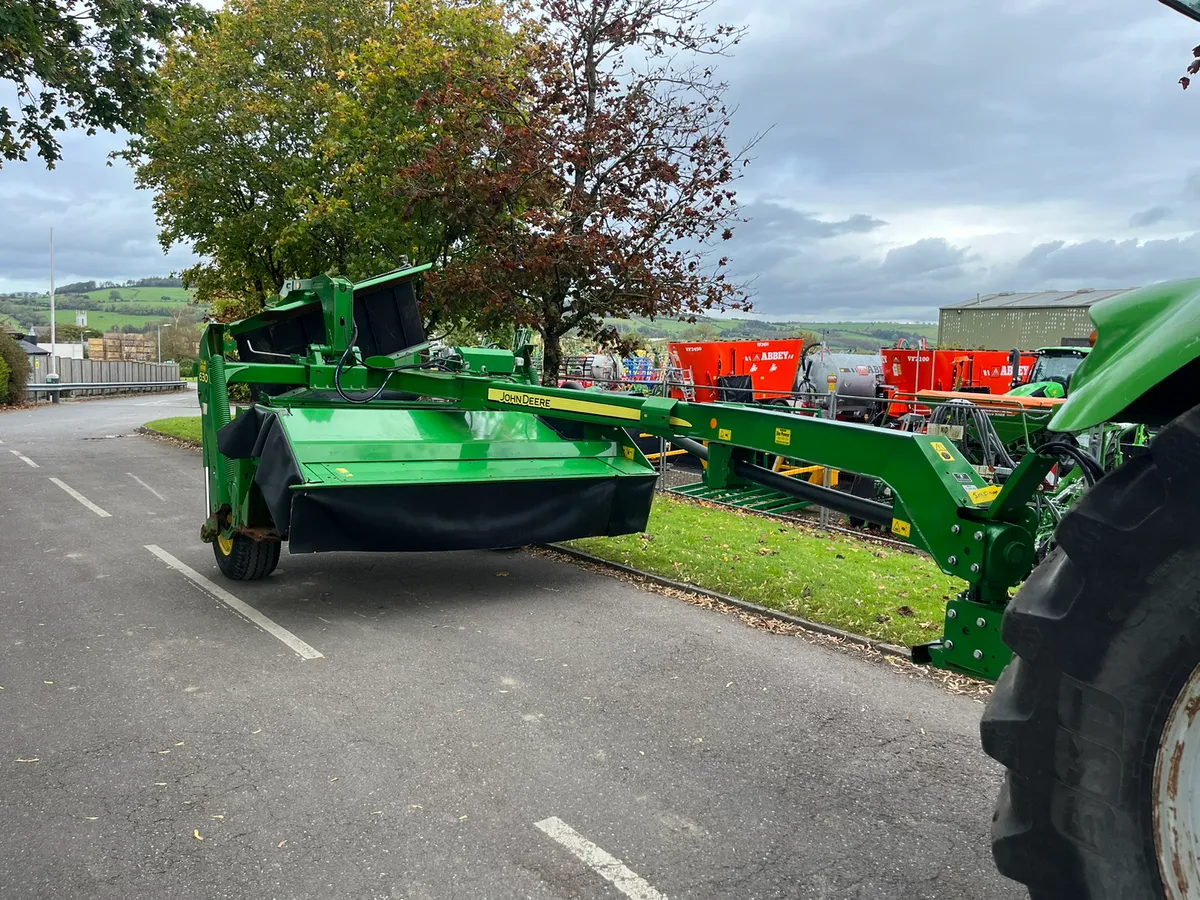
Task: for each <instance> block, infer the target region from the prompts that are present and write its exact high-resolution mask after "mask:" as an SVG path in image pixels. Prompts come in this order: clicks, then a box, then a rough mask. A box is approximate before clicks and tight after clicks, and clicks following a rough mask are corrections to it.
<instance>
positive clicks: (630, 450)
mask: <svg viewBox="0 0 1200 900" xmlns="http://www.w3.org/2000/svg"><path fill="white" fill-rule="evenodd" d="M622 449H623V450H624V451H625V458H626V459H633V448H632V447H623V448H622Z"/></svg>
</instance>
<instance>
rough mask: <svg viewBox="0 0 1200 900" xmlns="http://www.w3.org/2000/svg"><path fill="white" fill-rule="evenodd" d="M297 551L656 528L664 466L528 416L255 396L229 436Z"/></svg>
mask: <svg viewBox="0 0 1200 900" xmlns="http://www.w3.org/2000/svg"><path fill="white" fill-rule="evenodd" d="M217 445H218V448H219V449H220V451H221V453H222V454H223V455H225V456H226V457H229V458H231V459H254V460H256V463H257V468H256V471H255V476H254V482H255V484H256V485H257V487H258V488H259V490H260V491H261V492H262V496H263V499H264V501H265V502H266V505H267V506H268V508H269V509H270V511H271V517H272V519H273V520H274V523H275V527H276V529H277V530H278V531H279V533H280V535H281V536H283V537H284V538H286V539H287V541H288V546H289V548H290V551H291V552H292V553H313V552H320V551H326V550H371V551H397V550H471V549H486V548H496V547H511V546H516V545H525V544H541V543H548V542H551V541H561V540H570V539H573V538H579V537H589V536H594V535H615V534H628V533H630V532H634V531H641V530H644V529H645V527H646V519H647V517H648V516H649V513H650V504H651V500H652V498H653V493H654V478H655V475H654V470H653V469H652V468H651V467H650V466H649V465H648V464H647V463H646V462H645V460H644V459H643V458H642V457H641V454H640V453H635V454H634V457H635V458H634V459H629V458H628V454H626V453H625V452H623V449H622V445H621V443H620V442H619V441H618V440H617V439H616V437H615V432H614V437H613V439H611V440H610V439H593V440H569V439H565V438H564V437H562V436H561V435H560V434H559V433H558V432H556V431H555V430H554V429H553V428H552V427H551V426H550V425H549V424H547V423H546V422H545V421H543V420H541V419H539V418H537V417H536V416H532V415H529V414H527V413H517V412H472V411H467V410H461V409H456V408H447V409H429V408H423V409H397V408H387V409H380V408H378V407H376V408H361V409H355V408H342V407H339V408H319V407H291V408H278V409H276V408H269V407H262V406H253V407H251V408H250V409H248V410H245V411H244V412H243V413H242V414H241V415H239V416H238V417H237V418H236V419H234V421H233V422H231V423H230V424H229V425H227V426H225V427H224V428H222V429H221V430H220V431H219V432H218V434H217Z"/></svg>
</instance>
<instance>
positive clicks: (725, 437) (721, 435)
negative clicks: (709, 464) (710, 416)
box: [717, 428, 733, 441]
mask: <svg viewBox="0 0 1200 900" xmlns="http://www.w3.org/2000/svg"><path fill="white" fill-rule="evenodd" d="M717 440H719V441H731V440H733V432H732V431H730V430H729V429H728V428H721V429H718V430H717Z"/></svg>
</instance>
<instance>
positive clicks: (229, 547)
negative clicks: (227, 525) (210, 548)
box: [217, 534, 233, 556]
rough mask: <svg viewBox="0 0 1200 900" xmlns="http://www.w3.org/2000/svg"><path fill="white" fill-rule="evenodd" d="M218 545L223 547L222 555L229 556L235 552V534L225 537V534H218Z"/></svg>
mask: <svg viewBox="0 0 1200 900" xmlns="http://www.w3.org/2000/svg"><path fill="white" fill-rule="evenodd" d="M217 546H218V547H220V548H221V555H222V556H229V554H231V553H233V535H230V536H229V537H225V535H223V534H219V535H217Z"/></svg>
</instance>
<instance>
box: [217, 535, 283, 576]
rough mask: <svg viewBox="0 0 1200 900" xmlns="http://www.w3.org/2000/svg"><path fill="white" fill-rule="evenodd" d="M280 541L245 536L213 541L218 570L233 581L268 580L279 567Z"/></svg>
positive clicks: (221, 538)
mask: <svg viewBox="0 0 1200 900" xmlns="http://www.w3.org/2000/svg"><path fill="white" fill-rule="evenodd" d="M280 546H281V544H280V542H279V541H256V540H254V539H253V538H249V537H246V535H244V534H235V535H234V536H233V537H232V538H225V537H220V538H218V539H217V540H215V541H213V555H214V556H216V558H217V568H219V569H220V570H221V574H222V575H224V576H225V577H226V578H228V579H230V580H232V581H257V580H259V579H260V578H266V577H267V576H268V575H270V574H271V573H272V572H274V571H275V567H276V566H277V565H279V549H280Z"/></svg>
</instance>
